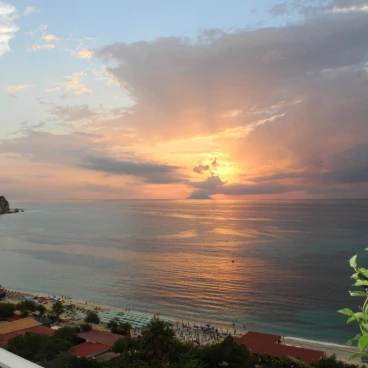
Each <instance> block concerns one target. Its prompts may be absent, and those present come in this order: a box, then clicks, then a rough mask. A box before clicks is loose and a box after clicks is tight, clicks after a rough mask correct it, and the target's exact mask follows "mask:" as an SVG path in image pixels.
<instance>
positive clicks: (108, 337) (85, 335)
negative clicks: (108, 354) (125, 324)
mask: <svg viewBox="0 0 368 368" xmlns="http://www.w3.org/2000/svg"><path fill="white" fill-rule="evenodd" d="M78 337H80V338H82V339H85V340H86V341H90V342H97V343H100V344H105V345H109V346H113V345H114V344H115V342H116V341H118V340H120V339H122V338H123V336H121V335H116V334H113V333H111V332H104V331H99V330H91V331H88V332H80V333H79V334H78Z"/></svg>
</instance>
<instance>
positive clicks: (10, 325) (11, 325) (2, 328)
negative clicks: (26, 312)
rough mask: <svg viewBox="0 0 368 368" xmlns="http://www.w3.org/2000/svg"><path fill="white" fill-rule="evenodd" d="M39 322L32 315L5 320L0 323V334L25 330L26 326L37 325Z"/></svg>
mask: <svg viewBox="0 0 368 368" xmlns="http://www.w3.org/2000/svg"><path fill="white" fill-rule="evenodd" d="M40 325H41V324H40V323H39V322H37V321H36V320H35V319H33V318H32V317H28V318H22V319H19V320H17V321H12V322H6V323H1V324H0V336H2V335H6V334H8V333H11V332H16V331H21V330H26V329H28V328H32V327H37V326H40Z"/></svg>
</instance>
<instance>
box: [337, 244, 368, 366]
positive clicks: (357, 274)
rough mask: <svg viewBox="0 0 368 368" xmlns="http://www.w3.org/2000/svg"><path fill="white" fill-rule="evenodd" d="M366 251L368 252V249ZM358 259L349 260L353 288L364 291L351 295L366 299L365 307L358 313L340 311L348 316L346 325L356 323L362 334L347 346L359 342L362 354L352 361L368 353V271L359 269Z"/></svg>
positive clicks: (347, 309) (360, 308)
mask: <svg viewBox="0 0 368 368" xmlns="http://www.w3.org/2000/svg"><path fill="white" fill-rule="evenodd" d="M365 250H368V248H366V249H365ZM357 257H358V255H355V256H353V257H351V258H350V260H349V264H350V267H352V268H353V270H354V273H353V275H352V276H351V278H352V279H354V280H355V281H354V284H353V286H355V287H363V288H364V291H356V290H355V291H349V293H350V295H351V296H353V297H361V298H365V300H364V303H363V307H359V311H357V312H354V311H352V310H351V309H349V308H343V309H340V310H338V313H341V314H344V315H346V316H348V319H347V321H346V323H350V322H356V323H357V324H358V327H359V330H360V333H359V334H357V335H356V336H355V337H354V338H352V339H351V340H349V341H348V342H347V344H348V345H351V344H352V342H353V341H358V347H359V350H360V351H361V352H362V353H361V354H354V355H352V356H351V357H350V359H353V358H355V357H356V356H359V355H365V354H367V352H368V293H367V290H368V270H367V269H365V268H363V267H358V264H357Z"/></svg>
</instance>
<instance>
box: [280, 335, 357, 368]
mask: <svg viewBox="0 0 368 368" xmlns="http://www.w3.org/2000/svg"><path fill="white" fill-rule="evenodd" d="M282 344H283V345H292V346H299V347H301V348H306V349H313V350H321V351H324V352H325V353H326V355H327V356H330V355H333V354H335V355H336V357H337V358H338V359H339V360H342V361H344V362H346V363H351V364H362V363H361V360H360V358H356V359H352V360H348V359H349V356H350V355H351V354H354V353H359V349H358V348H355V347H351V346H347V345H346V346H344V345H337V344H333V343H331V344H329V343H328V342H318V341H308V340H303V339H298V338H292V337H285V338H283V339H282Z"/></svg>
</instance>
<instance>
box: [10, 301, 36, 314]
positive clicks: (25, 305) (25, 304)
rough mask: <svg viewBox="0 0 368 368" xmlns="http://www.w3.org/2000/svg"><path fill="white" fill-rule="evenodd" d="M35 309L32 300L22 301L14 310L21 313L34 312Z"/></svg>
mask: <svg viewBox="0 0 368 368" xmlns="http://www.w3.org/2000/svg"><path fill="white" fill-rule="evenodd" d="M36 307H37V305H36V303H35V302H34V301H33V300H23V301H22V302H19V303H18V304H17V305H16V307H15V308H16V310H19V311H20V312H23V311H27V312H28V311H30V312H35V311H36Z"/></svg>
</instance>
